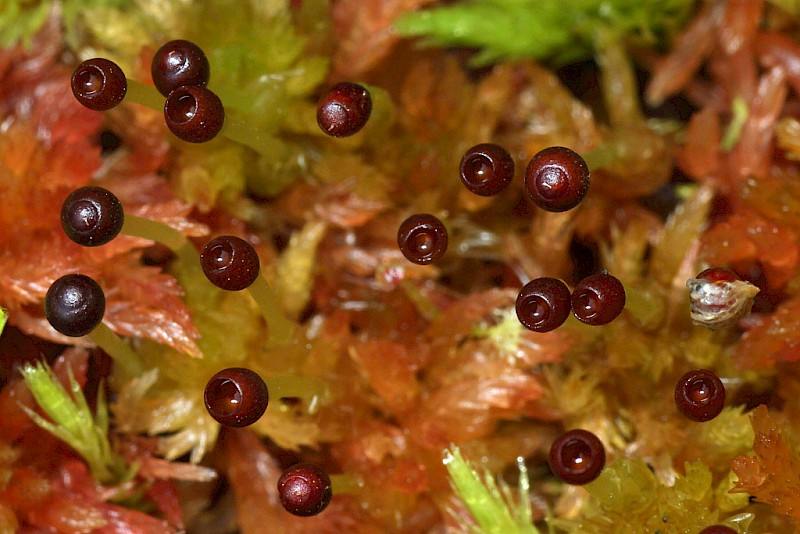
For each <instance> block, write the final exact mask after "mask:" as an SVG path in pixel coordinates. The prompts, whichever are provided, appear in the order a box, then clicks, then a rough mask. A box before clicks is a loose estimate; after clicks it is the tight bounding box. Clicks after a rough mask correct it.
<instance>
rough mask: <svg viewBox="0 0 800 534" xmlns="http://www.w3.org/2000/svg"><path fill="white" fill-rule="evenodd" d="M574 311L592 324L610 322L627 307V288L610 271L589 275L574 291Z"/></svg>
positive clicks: (576, 315)
mask: <svg viewBox="0 0 800 534" xmlns="http://www.w3.org/2000/svg"><path fill="white" fill-rule="evenodd" d="M571 301H572V313H573V315H575V317H577V318H578V320H580V321H581V322H584V323H586V324H589V325H592V326H600V325H604V324H608V323H610V322H611V321H613V320H614V319H616V318H617V317H618V316H619V314H620V313H622V310H623V308H625V288H624V287H623V286H622V282H620V281H619V280H618V279H617V278H616V277H614V276H611V275H610V274H608V273H597V274H593V275H591V276H587V277H586V278H584V279H583V280H581V281H580V283H579V284H578V285H577V286H575V289H574V290H573V291H572V298H571Z"/></svg>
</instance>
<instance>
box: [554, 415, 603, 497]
mask: <svg viewBox="0 0 800 534" xmlns="http://www.w3.org/2000/svg"><path fill="white" fill-rule="evenodd" d="M549 463H550V470H551V471H552V472H553V474H554V475H556V476H557V477H558V478H560V479H561V480H563V481H564V482H566V483H567V484H575V485H581V484H588V483H589V482H591V481H592V480H594V479H596V478H597V477H598V476H600V472H601V471H603V467H605V465H606V450H605V448H604V447H603V444H602V442H601V441H600V440H599V439H598V437H597V436H595V435H594V434H592V433H591V432H589V431H587V430H581V429H576V430H570V431H568V432H565V433H564V434H562V435H561V436H560V437H559V438H558V439H556V440H555V441H554V442H553V445H552V446H551V447H550V458H549Z"/></svg>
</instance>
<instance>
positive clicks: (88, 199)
mask: <svg viewBox="0 0 800 534" xmlns="http://www.w3.org/2000/svg"><path fill="white" fill-rule="evenodd" d="M124 222H125V213H124V210H123V209H122V204H121V203H120V201H119V199H118V198H117V196H116V195H114V193H112V192H111V191H109V190H108V189H104V188H102V187H97V186H94V185H89V186H85V187H80V188H78V189H76V190H75V191H73V192H72V193H70V194H69V195H68V196H67V198H66V199H65V200H64V203H63V204H62V205H61V227H62V228H63V229H64V233H65V234H67V237H69V238H70V239H71V240H72V241H74V242H75V243H77V244H79V245H83V246H85V247H98V246H100V245H105V244H106V243H108V242H109V241H111V240H112V239H114V238H115V237H117V235H118V234H119V232H120V231H121V230H122V224H123V223H124Z"/></svg>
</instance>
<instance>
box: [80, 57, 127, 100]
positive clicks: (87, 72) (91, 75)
mask: <svg viewBox="0 0 800 534" xmlns="http://www.w3.org/2000/svg"><path fill="white" fill-rule="evenodd" d="M71 85H72V94H73V95H75V98H76V99H77V100H78V102H80V103H81V104H82V105H83V106H85V107H87V108H89V109H93V110H95V111H106V110H109V109H111V108H113V107H115V106H116V105H118V104H119V103H120V102H122V99H123V98H125V93H127V91H128V79H127V78H126V77H125V73H124V72H123V71H122V69H121V68H120V67H119V65H117V64H116V63H114V62H113V61H110V60H108V59H105V58H101V57H97V58H93V59H87V60H86V61H84V62H83V63H81V64H80V65H78V68H77V69H75V72H74V73H73V74H72V84H71Z"/></svg>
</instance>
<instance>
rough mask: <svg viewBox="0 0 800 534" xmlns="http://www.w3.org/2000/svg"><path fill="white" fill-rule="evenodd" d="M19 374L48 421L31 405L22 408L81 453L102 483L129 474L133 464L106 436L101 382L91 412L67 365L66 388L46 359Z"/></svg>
mask: <svg viewBox="0 0 800 534" xmlns="http://www.w3.org/2000/svg"><path fill="white" fill-rule="evenodd" d="M21 372H22V377H23V379H24V380H25V383H26V384H27V386H28V388H29V389H30V391H31V393H32V394H33V397H34V398H35V399H36V402H37V404H39V406H40V407H41V409H42V410H43V411H44V413H45V414H47V416H48V417H49V418H50V420H49V421H48V420H47V419H45V418H44V417H42V416H40V415H39V414H37V413H36V412H34V411H33V410H31V409H30V408H27V407H25V406H21V408H22V409H23V410H24V411H25V413H27V414H28V416H29V417H30V418H31V419H33V421H34V422H35V423H36V424H37V425H39V426H40V427H42V428H43V429H45V430H47V431H48V432H50V433H51V434H52V435H53V436H55V437H57V438H58V439H60V440H61V441H63V442H64V443H66V444H67V445H69V446H70V447H72V448H73V449H75V451H76V452H77V453H78V454H80V455H81V457H82V458H83V459H84V460H85V461H86V463H87V464H88V466H89V469H90V471H91V472H92V475H93V476H94V477H95V478H96V479H97V480H98V481H99V482H102V483H106V484H109V483H119V482H123V481H125V480H128V479H130V478H131V476H132V475H133V474H134V472H135V470H136V468H135V466H128V465H127V464H126V463H125V460H124V459H123V458H122V457H121V456H120V455H119V454H117V452H116V451H114V449H113V447H112V446H111V443H110V442H109V440H108V424H109V420H108V405H107V404H106V401H105V396H104V395H103V387H102V384H101V385H100V388H99V390H98V394H97V411H96V413H95V414H94V415H92V412H91V410H90V409H89V406H88V404H87V403H86V397H84V395H83V391H82V390H81V386H80V384H78V381H77V380H76V379H75V376H73V374H72V369H68V371H67V372H68V375H67V377H68V380H69V390H70V391H69V392H67V390H66V389H65V388H64V386H62V385H61V383H60V382H59V381H58V378H57V377H56V376H55V374H54V373H53V370H52V369H51V368H50V366H49V365H47V364H46V363H45V362H40V363H38V364H37V365H30V364H28V365H26V366H25V367H23V368H22V371H21Z"/></svg>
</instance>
